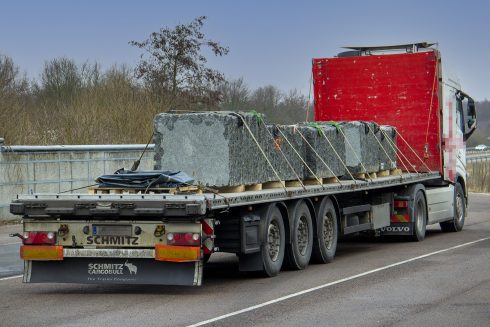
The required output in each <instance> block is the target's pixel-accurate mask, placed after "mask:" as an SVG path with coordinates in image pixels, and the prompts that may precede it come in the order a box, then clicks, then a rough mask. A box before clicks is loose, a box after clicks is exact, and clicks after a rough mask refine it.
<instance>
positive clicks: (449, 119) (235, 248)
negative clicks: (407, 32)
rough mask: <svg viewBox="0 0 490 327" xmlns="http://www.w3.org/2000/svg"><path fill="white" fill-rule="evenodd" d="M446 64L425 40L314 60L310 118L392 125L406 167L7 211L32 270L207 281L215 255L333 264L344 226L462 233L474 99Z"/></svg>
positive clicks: (28, 201)
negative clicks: (18, 221) (17, 220)
mask: <svg viewBox="0 0 490 327" xmlns="http://www.w3.org/2000/svg"><path fill="white" fill-rule="evenodd" d="M443 67H444V65H443V62H442V59H441V55H440V51H439V50H438V48H437V45H436V44H433V43H427V42H421V43H412V44H402V45H391V46H355V47H348V49H347V51H344V52H342V53H339V54H338V55H337V56H335V57H332V58H316V59H313V61H312V76H313V90H314V111H315V121H350V120H362V121H373V122H375V123H377V124H383V125H391V126H394V127H395V128H396V130H397V134H398V138H399V141H398V144H397V149H396V150H397V157H398V167H397V168H394V169H387V170H383V171H382V172H379V174H377V175H376V174H374V175H372V174H367V175H366V176H364V177H363V178H361V177H359V176H356V177H355V178H354V176H351V177H352V178H346V179H340V180H339V179H334V180H328V182H327V181H325V183H321V184H320V183H306V182H305V183H300V184H301V185H298V184H297V183H283V182H281V181H279V182H278V183H276V186H275V187H274V186H272V184H273V183H272V184H271V183H269V187H262V185H254V186H253V187H247V188H245V189H240V190H238V189H233V188H231V189H228V190H221V191H216V190H211V189H209V188H196V187H194V186H192V185H187V186H181V187H175V188H172V189H170V188H166V189H161V190H159V189H152V190H151V191H152V192H145V191H140V192H135V191H134V190H133V191H131V190H124V189H122V190H121V189H116V188H115V189H97V188H95V189H94V190H92V192H90V193H65V194H43V193H40V194H23V195H17V198H16V199H15V200H13V201H12V203H11V204H10V212H11V213H13V214H16V215H20V216H22V222H23V233H22V234H17V235H16V236H18V237H20V238H21V239H22V242H23V244H22V246H21V247H20V256H21V258H22V259H23V260H24V277H23V281H24V282H26V283H43V282H48V283H49V282H66V283H101V284H104V283H119V284H160V285H201V283H202V278H203V266H204V264H206V262H207V260H208V259H209V258H210V256H211V255H212V254H213V253H216V252H226V253H234V254H236V255H237V257H238V262H239V269H240V271H247V272H259V273H261V274H263V275H265V276H269V277H272V276H275V275H277V274H279V273H280V271H281V269H282V268H283V267H284V266H286V265H288V267H290V268H292V269H296V270H302V269H304V268H306V267H307V266H308V265H309V264H310V263H322V264H324V263H329V262H331V261H332V260H333V259H334V257H335V253H336V248H337V243H338V241H339V240H340V239H341V238H344V237H348V236H349V235H358V234H360V233H361V234H370V235H371V236H373V237H384V236H389V237H399V238H403V239H406V240H407V241H422V240H424V237H425V234H426V226H428V225H432V224H439V225H440V227H441V229H442V231H445V232H458V231H461V230H462V229H463V226H464V222H465V218H466V213H467V210H466V209H467V203H468V189H467V173H466V169H465V168H466V162H465V141H466V140H467V139H468V138H469V137H470V136H471V134H472V133H473V132H474V130H475V128H476V109H475V103H474V101H473V99H472V98H471V97H470V96H469V95H468V94H467V93H465V92H464V91H463V90H462V89H461V86H460V85H459V82H458V80H457V79H456V78H454V77H453V76H450V75H448V73H447V72H446V70H445V69H444V68H443ZM209 146H212V145H209ZM332 155H333V154H332ZM391 168H393V167H391ZM387 246H389V245H387ZM327 269H328V268H327Z"/></svg>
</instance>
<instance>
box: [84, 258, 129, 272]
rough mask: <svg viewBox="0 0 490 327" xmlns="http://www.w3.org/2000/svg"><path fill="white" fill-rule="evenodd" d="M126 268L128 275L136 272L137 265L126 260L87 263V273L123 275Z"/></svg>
mask: <svg viewBox="0 0 490 327" xmlns="http://www.w3.org/2000/svg"><path fill="white" fill-rule="evenodd" d="M124 268H127V270H128V272H129V274H130V275H136V274H137V273H138V267H137V266H136V265H135V264H132V263H130V262H128V260H126V262H125V263H89V264H88V274H89V275H124V272H125V269H124Z"/></svg>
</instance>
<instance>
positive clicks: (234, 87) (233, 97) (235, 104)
mask: <svg viewBox="0 0 490 327" xmlns="http://www.w3.org/2000/svg"><path fill="white" fill-rule="evenodd" d="M219 92H220V93H221V102H220V108H221V109H223V110H232V111H239V110H242V111H243V110H248V109H249V108H250V90H249V89H248V86H247V85H246V84H245V82H244V81H243V78H242V77H240V78H238V79H235V80H230V81H225V82H224V83H223V84H222V85H220V87H219Z"/></svg>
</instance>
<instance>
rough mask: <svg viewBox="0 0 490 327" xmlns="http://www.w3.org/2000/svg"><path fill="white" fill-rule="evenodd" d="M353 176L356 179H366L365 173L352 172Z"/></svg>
mask: <svg viewBox="0 0 490 327" xmlns="http://www.w3.org/2000/svg"><path fill="white" fill-rule="evenodd" d="M352 176H354V178H358V179H366V173H358V174H353V175H352Z"/></svg>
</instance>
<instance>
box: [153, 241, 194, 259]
mask: <svg viewBox="0 0 490 327" xmlns="http://www.w3.org/2000/svg"><path fill="white" fill-rule="evenodd" d="M200 258H201V248H200V247H198V246H175V245H164V244H157V245H156V246H155V260H158V261H170V262H192V261H199V259H200Z"/></svg>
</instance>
